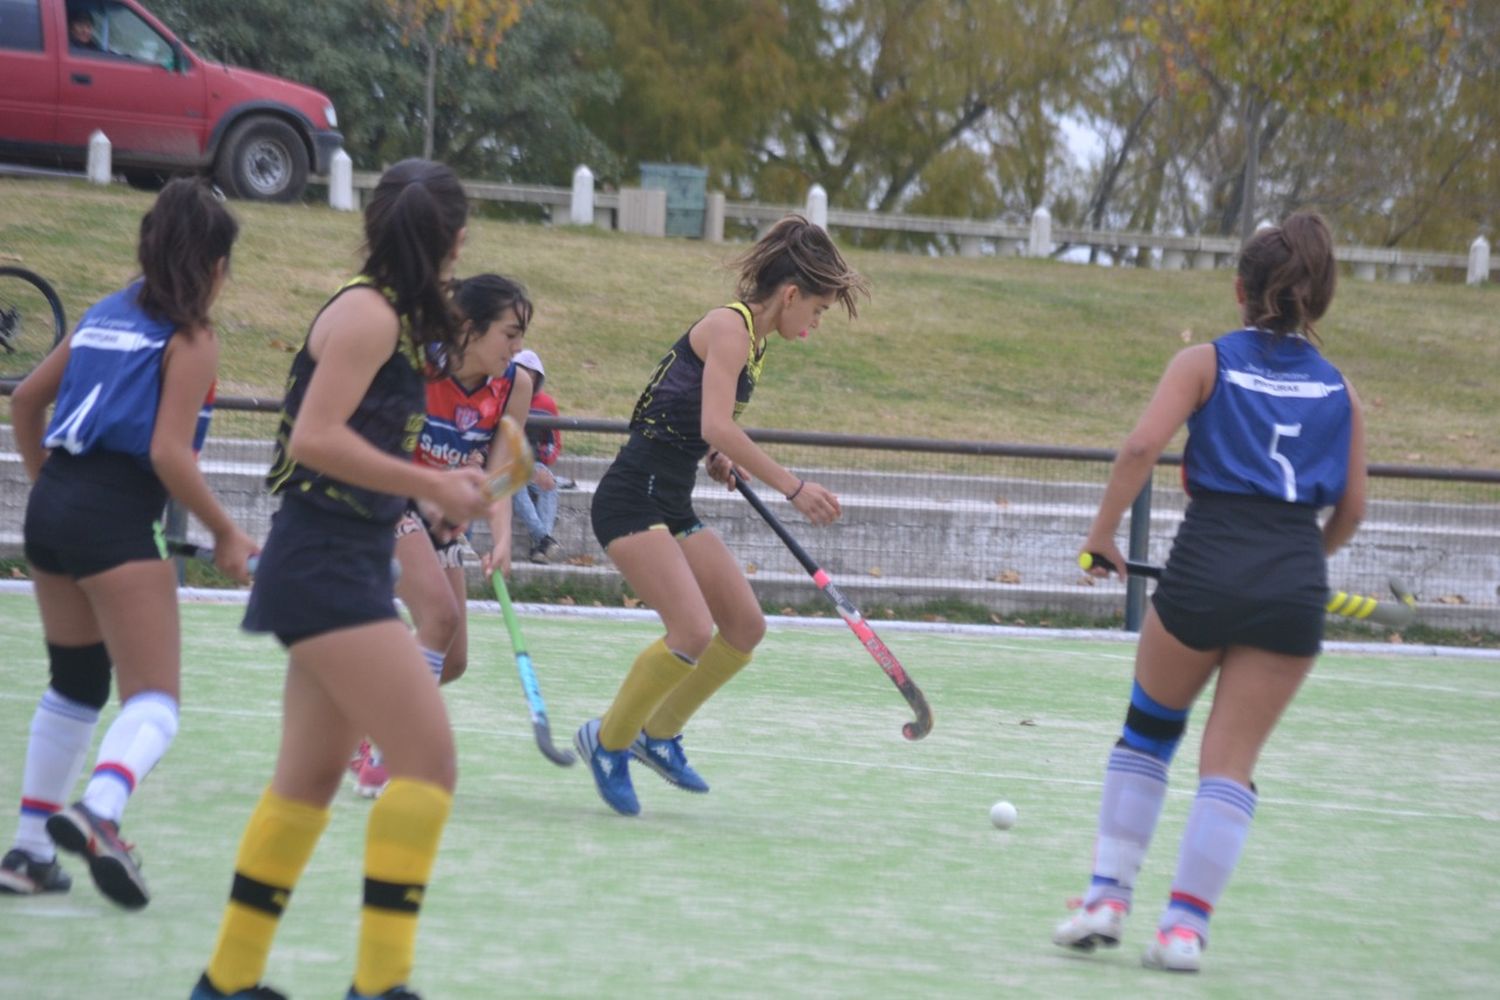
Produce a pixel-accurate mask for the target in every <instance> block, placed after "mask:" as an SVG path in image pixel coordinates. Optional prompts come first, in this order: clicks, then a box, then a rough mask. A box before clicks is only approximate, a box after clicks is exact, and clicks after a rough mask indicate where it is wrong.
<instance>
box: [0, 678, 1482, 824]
mask: <svg viewBox="0 0 1500 1000" xmlns="http://www.w3.org/2000/svg"><path fill="white" fill-rule="evenodd" d="M35 700H36V699H35V697H34V696H31V695H21V694H10V693H6V692H0V701H19V702H27V703H30V702H33V701H35ZM187 711H188V712H190V713H193V714H201V715H222V716H228V717H231V718H237V719H266V720H279V719H280V718H281V712H279V711H256V710H254V709H242V708H216V707H214V706H212V705H193V706H191V707H190V708H189V709H188V710H187ZM453 731H454V733H455V734H466V735H471V736H480V737H489V738H495V739H500V738H504V739H510V740H514V741H517V742H522V741H524V742H527V743H530V742H531V741H532V736H531V734H529V733H521V732H515V733H499V732H496V731H495V730H494V729H493V728H490V727H485V726H454V727H453ZM693 752H694V753H696V754H707V755H710V756H713V755H722V756H725V757H741V758H743V757H753V758H755V759H757V760H778V761H790V762H794V763H795V762H804V763H806V762H810V763H813V764H818V765H821V766H824V767H838V768H843V769H847V770H855V769H858V770H870V769H879V770H883V771H905V772H907V773H909V774H933V775H943V776H946V777H952V778H984V779H987V780H991V781H1000V782H1005V781H1029V782H1033V783H1035V784H1038V785H1067V786H1070V787H1077V788H1099V787H1100V786H1101V784H1102V783H1101V782H1099V781H1093V780H1084V779H1082V778H1056V777H1039V776H1037V775H1034V774H1016V773H1013V772H1009V771H980V770H972V769H959V768H952V767H924V766H921V765H917V764H895V763H891V762H890V761H861V760H848V759H845V758H841V757H819V756H816V755H812V754H779V753H765V752H761V751H755V750H745V749H734V750H714V749H711V748H708V747H701V746H700V747H694V748H693ZM1168 794H1170V795H1173V796H1176V797H1178V798H1184V799H1186V798H1192V797H1193V796H1194V794H1196V793H1195V790H1193V789H1186V788H1184V789H1171V790H1170V791H1169V792H1168ZM1260 801H1261V802H1263V803H1265V804H1266V805H1275V806H1286V807H1290V808H1293V809H1311V810H1319V811H1323V812H1349V813H1363V814H1366V815H1371V816H1388V817H1400V818H1403V819H1457V820H1468V821H1475V822H1480V823H1500V813H1496V814H1490V813H1478V814H1475V813H1447V812H1429V811H1426V810H1421V809H1390V808H1382V807H1377V806H1355V805H1345V804H1342V803H1336V802H1306V801H1303V800H1301V799H1281V798H1270V797H1265V796H1262V797H1261V799H1260Z"/></svg>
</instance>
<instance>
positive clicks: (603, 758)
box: [573, 719, 641, 816]
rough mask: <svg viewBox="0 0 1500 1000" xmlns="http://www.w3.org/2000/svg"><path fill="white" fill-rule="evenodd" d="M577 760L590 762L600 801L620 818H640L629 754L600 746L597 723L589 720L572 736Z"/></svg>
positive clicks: (639, 806) (639, 807)
mask: <svg viewBox="0 0 1500 1000" xmlns="http://www.w3.org/2000/svg"><path fill="white" fill-rule="evenodd" d="M573 746H575V747H577V748H578V756H580V757H582V758H583V759H584V760H586V761H588V762H589V770H590V771H592V772H593V773H594V785H595V786H596V787H597V788H598V789H599V797H600V798H602V799H603V800H604V801H605V803H606V804H607V805H608V806H609V807H610V808H611V809H613V810H614V811H615V812H617V813H619V814H620V815H622V816H639V815H640V813H641V804H640V802H639V801H637V800H636V797H635V788H634V787H633V786H632V785H631V784H630V751H629V750H606V749H604V748H603V747H602V746H600V745H599V720H598V719H590V720H589V721H587V722H585V723H584V724H583V725H581V726H579V727H578V732H576V733H574V734H573Z"/></svg>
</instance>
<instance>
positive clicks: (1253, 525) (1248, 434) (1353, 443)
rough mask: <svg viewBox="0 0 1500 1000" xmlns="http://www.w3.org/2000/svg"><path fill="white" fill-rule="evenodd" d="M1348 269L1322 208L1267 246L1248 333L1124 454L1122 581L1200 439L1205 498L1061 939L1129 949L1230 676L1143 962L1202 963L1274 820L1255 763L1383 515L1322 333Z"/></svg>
mask: <svg viewBox="0 0 1500 1000" xmlns="http://www.w3.org/2000/svg"><path fill="white" fill-rule="evenodd" d="M1335 267H1336V265H1335V262H1334V257H1333V243H1332V238H1331V237H1330V235H1329V232H1328V227H1327V225H1326V224H1325V223H1324V221H1323V219H1322V218H1321V217H1319V216H1318V215H1316V214H1311V213H1298V214H1296V215H1293V216H1291V217H1290V218H1288V219H1287V220H1286V221H1285V222H1284V223H1283V224H1282V225H1281V226H1279V227H1276V228H1271V229H1265V230H1262V231H1261V232H1259V233H1257V234H1256V235H1255V237H1254V238H1252V239H1251V240H1250V242H1249V243H1247V244H1246V245H1245V248H1244V249H1243V250H1242V251H1241V253H1240V261H1239V274H1238V277H1237V278H1236V279H1235V283H1234V288H1235V295H1236V298H1237V299H1238V300H1239V303H1240V309H1241V314H1242V317H1243V321H1244V326H1243V328H1241V329H1239V330H1236V331H1234V332H1232V333H1228V334H1225V335H1224V336H1223V337H1220V338H1219V339H1218V340H1216V341H1214V342H1213V343H1212V344H1203V345H1200V346H1197V347H1190V348H1188V349H1186V350H1184V351H1182V352H1181V353H1179V354H1178V355H1177V356H1176V357H1175V358H1174V359H1173V360H1172V362H1171V363H1170V364H1169V365H1168V366H1167V369H1166V372H1165V374H1164V375H1163V376H1162V378H1161V382H1160V384H1159V385H1158V386H1157V388H1156V394H1155V395H1154V396H1153V397H1152V399H1151V402H1150V403H1149V404H1148V405H1147V407H1146V410H1145V412H1144V413H1143V414H1142V415H1141V418H1140V420H1139V422H1138V423H1137V424H1136V426H1135V429H1134V430H1133V431H1131V432H1130V435H1129V436H1128V437H1127V438H1126V439H1125V443H1124V445H1123V446H1122V447H1121V448H1120V453H1119V457H1118V458H1117V459H1116V460H1115V464H1114V468H1113V469H1112V471H1111V473H1110V479H1109V484H1108V486H1107V487H1106V489H1105V493H1104V499H1103V501H1102V502H1101V504H1100V506H1099V512H1098V515H1097V516H1096V518H1095V519H1094V524H1093V527H1092V528H1091V529H1090V531H1089V535H1088V538H1087V539H1086V540H1085V542H1084V546H1083V551H1084V552H1088V553H1093V554H1096V555H1098V556H1103V557H1104V559H1107V560H1109V562H1110V563H1111V564H1112V565H1113V566H1114V567H1121V566H1124V565H1125V559H1124V557H1123V556H1122V555H1121V554H1120V551H1119V549H1118V548H1117V547H1116V545H1115V534H1116V532H1117V531H1118V529H1119V524H1120V518H1121V516H1122V515H1123V513H1124V511H1125V509H1126V508H1127V507H1129V506H1130V503H1131V501H1132V499H1133V498H1134V497H1135V496H1136V494H1137V493H1139V492H1140V490H1141V489H1142V487H1143V486H1144V485H1145V484H1146V483H1147V482H1148V481H1149V479H1150V476H1151V470H1152V467H1153V466H1154V465H1155V464H1156V459H1157V457H1158V456H1159V455H1160V454H1161V451H1162V449H1163V448H1164V447H1166V444H1167V442H1168V441H1169V440H1171V438H1172V436H1173V435H1174V434H1175V433H1176V432H1177V430H1178V428H1180V427H1181V426H1182V425H1183V423H1184V422H1186V423H1187V425H1188V440H1187V446H1186V449H1185V453H1184V460H1183V477H1184V481H1185V484H1186V486H1187V490H1188V494H1189V503H1188V507H1187V511H1186V514H1185V516H1184V518H1183V522H1182V526H1181V528H1180V529H1179V530H1178V533H1177V537H1176V539H1175V540H1174V542H1173V543H1172V550H1171V554H1170V556H1169V557H1168V559H1167V564H1166V567H1165V569H1164V571H1163V574H1162V579H1161V583H1160V585H1159V586H1158V588H1157V590H1156V592H1155V594H1154V596H1153V598H1152V607H1151V609H1150V610H1149V611H1148V612H1147V615H1146V621H1145V623H1144V624H1143V625H1142V627H1141V637H1140V642H1139V644H1138V646H1137V647H1136V658H1135V685H1134V689H1133V691H1132V693H1131V697H1130V707H1129V711H1128V712H1127V714H1126V717H1125V726H1124V733H1123V736H1122V737H1121V739H1120V740H1119V742H1118V743H1117V744H1116V745H1115V748H1114V750H1113V752H1112V753H1111V754H1110V758H1109V762H1108V766H1107V768H1106V770H1105V776H1104V792H1103V799H1102V803H1101V806H1100V810H1099V830H1098V838H1097V840H1096V844H1095V853H1094V871H1093V878H1092V881H1091V884H1090V886H1089V889H1088V892H1087V894H1086V895H1085V896H1084V898H1083V900H1082V901H1081V903H1082V905H1081V907H1080V908H1079V909H1078V910H1077V912H1076V913H1075V914H1074V915H1073V916H1072V917H1071V918H1070V919H1068V920H1067V921H1065V922H1064V923H1062V924H1061V925H1059V926H1058V928H1057V931H1056V932H1055V934H1054V935H1053V940H1054V941H1056V942H1057V943H1058V944H1060V945H1064V946H1067V947H1072V948H1076V949H1081V950H1085V951H1091V950H1093V949H1094V948H1095V947H1096V946H1098V945H1106V946H1113V945H1117V944H1119V941H1120V931H1121V927H1122V924H1123V920H1124V916H1125V914H1127V913H1128V912H1129V911H1130V907H1131V903H1132V899H1131V895H1132V889H1133V887H1134V885H1135V878H1136V874H1137V872H1138V871H1139V870H1140V866H1141V862H1142V860H1143V859H1144V857H1145V854H1146V849H1147V847H1148V846H1149V845H1150V842H1151V835H1152V832H1153V831H1154V830H1155V827H1156V821H1157V817H1158V816H1159V815H1160V813H1161V806H1162V802H1163V800H1164V799H1165V798H1166V792H1167V767H1168V765H1169V764H1170V763H1171V760H1172V755H1173V753H1174V751H1175V750H1176V748H1177V744H1178V741H1179V740H1180V739H1181V738H1182V733H1183V730H1184V729H1185V728H1186V725H1187V715H1188V710H1189V709H1190V708H1191V706H1192V704H1193V701H1194V700H1195V699H1196V698H1197V696H1198V694H1199V692H1201V691H1202V690H1203V688H1204V686H1205V685H1206V684H1207V683H1208V681H1209V679H1210V678H1211V677H1213V675H1214V673H1215V672H1216V671H1217V673H1218V683H1217V687H1216V688H1215V691H1214V699H1213V702H1214V703H1213V710H1212V712H1211V713H1210V715H1209V719H1208V722H1207V724H1206V726H1205V727H1204V731H1203V746H1202V752H1201V759H1200V763H1199V776H1200V780H1199V785H1198V794H1197V797H1196V799H1195V800H1194V803H1193V807H1192V812H1191V813H1190V815H1189V817H1188V824H1187V830H1186V832H1185V833H1184V835H1183V840H1182V850H1181V853H1180V855H1179V857H1178V863H1177V874H1176V877H1175V879H1174V880H1173V883H1172V894H1171V899H1170V901H1169V903H1168V905H1167V907H1166V910H1165V911H1164V913H1163V914H1162V917H1161V921H1160V924H1159V928H1158V931H1157V933H1156V935H1155V936H1154V937H1153V939H1152V941H1151V943H1150V944H1149V946H1148V947H1147V949H1146V952H1145V955H1144V956H1143V958H1142V961H1143V962H1144V963H1145V964H1146V965H1147V966H1150V967H1153V968H1160V969H1167V970H1172V971H1183V972H1191V971H1196V970H1197V969H1198V967H1199V963H1200V956H1201V952H1202V949H1203V945H1204V942H1205V941H1206V940H1207V938H1208V921H1209V917H1210V915H1211V914H1212V913H1213V910H1214V907H1215V906H1216V905H1217V904H1218V901H1219V897H1220V895H1221V894H1222V893H1223V891H1224V887H1225V885H1226V884H1227V883H1228V881H1229V877H1230V875H1231V874H1232V873H1233V871H1234V867H1235V864H1236V863H1237V862H1238V860H1239V856H1240V850H1241V848H1242V847H1243V845H1244V842H1245V837H1246V835H1247V834H1248V833H1249V830H1250V821H1251V817H1252V816H1253V815H1254V813H1255V805H1256V790H1255V783H1254V782H1253V781H1252V773H1253V771H1254V768H1255V762H1256V759H1257V758H1258V757H1259V755H1260V751H1261V747H1262V746H1264V744H1265V742H1266V740H1267V738H1268V737H1269V736H1270V734H1271V730H1272V728H1273V727H1274V726H1275V725H1276V720H1277V719H1278V718H1279V717H1280V716H1281V713H1282V712H1283V711H1284V710H1285V708H1286V707H1287V705H1288V704H1289V703H1290V702H1291V700H1292V697H1293V696H1294V695H1295V694H1296V693H1297V688H1298V687H1299V686H1300V685H1301V683H1302V680H1303V678H1305V677H1306V676H1307V673H1308V671H1309V670H1311V669H1312V665H1313V662H1314V660H1315V659H1316V657H1317V654H1318V651H1319V649H1320V648H1321V645H1322V637H1323V605H1324V601H1325V599H1326V597H1325V595H1326V593H1327V589H1328V574H1327V567H1326V559H1327V557H1328V556H1330V555H1332V554H1333V553H1334V552H1336V551H1337V550H1338V549H1339V547H1340V546H1342V545H1343V544H1344V543H1345V542H1347V541H1348V540H1349V539H1350V537H1352V536H1353V534H1354V532H1355V529H1356V528H1357V527H1358V525H1359V522H1360V519H1361V518H1362V517H1363V516H1364V508H1365V444H1364V420H1363V417H1362V416H1361V413H1360V406H1359V399H1358V397H1357V396H1356V395H1355V394H1354V387H1353V386H1351V385H1350V384H1349V381H1348V380H1347V379H1346V378H1344V377H1343V375H1341V374H1340V373H1339V370H1338V369H1337V368H1335V367H1334V366H1333V365H1332V364H1330V363H1329V362H1328V361H1327V360H1325V359H1324V358H1323V356H1322V355H1321V354H1320V353H1319V351H1318V348H1317V347H1316V346H1315V340H1316V333H1315V331H1314V329H1313V325H1314V323H1315V322H1316V321H1317V320H1318V319H1320V318H1321V317H1322V316H1323V314H1324V312H1326V311H1327V309H1328V306H1329V303H1330V302H1331V301H1332V299H1333V292H1334V285H1335V279H1336V276H1337V271H1336V269H1335ZM1328 506H1331V507H1332V508H1333V510H1332V512H1331V514H1330V515H1329V516H1328V518H1327V519H1326V520H1325V521H1324V522H1323V523H1322V525H1321V526H1320V525H1319V523H1318V512H1319V510H1320V508H1323V507H1328ZM1092 572H1094V573H1095V574H1096V575H1102V574H1104V573H1107V572H1108V570H1107V569H1105V568H1101V567H1098V566H1096V568H1095V569H1094V570H1093V571H1092Z"/></svg>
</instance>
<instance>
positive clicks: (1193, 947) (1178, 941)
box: [1141, 927, 1203, 972]
mask: <svg viewBox="0 0 1500 1000" xmlns="http://www.w3.org/2000/svg"><path fill="white" fill-rule="evenodd" d="M1141 964H1142V965H1144V966H1145V967H1146V968H1148V969H1164V970H1166V971H1167V972H1197V971H1198V968H1199V966H1201V965H1202V964H1203V939H1202V938H1200V937H1199V936H1198V935H1197V934H1195V933H1193V932H1192V931H1190V930H1188V929H1187V928H1186V927H1173V928H1172V929H1171V930H1169V931H1157V932H1156V937H1155V938H1153V939H1152V940H1151V943H1150V944H1149V945H1147V946H1146V951H1145V953H1144V954H1143V955H1141Z"/></svg>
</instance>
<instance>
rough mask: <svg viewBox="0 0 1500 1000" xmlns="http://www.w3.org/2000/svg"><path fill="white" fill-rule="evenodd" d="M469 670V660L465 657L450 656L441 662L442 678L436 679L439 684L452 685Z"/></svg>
mask: <svg viewBox="0 0 1500 1000" xmlns="http://www.w3.org/2000/svg"><path fill="white" fill-rule="evenodd" d="M468 669H469V658H468V657H467V656H452V655H450V656H449V657H448V658H447V659H445V660H444V661H443V676H442V677H441V678H439V679H438V683H439V684H452V683H453V682H454V681H456V680H458V679H459V678H460V677H462V676H463V675H464V673H465V671H467V670H468Z"/></svg>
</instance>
